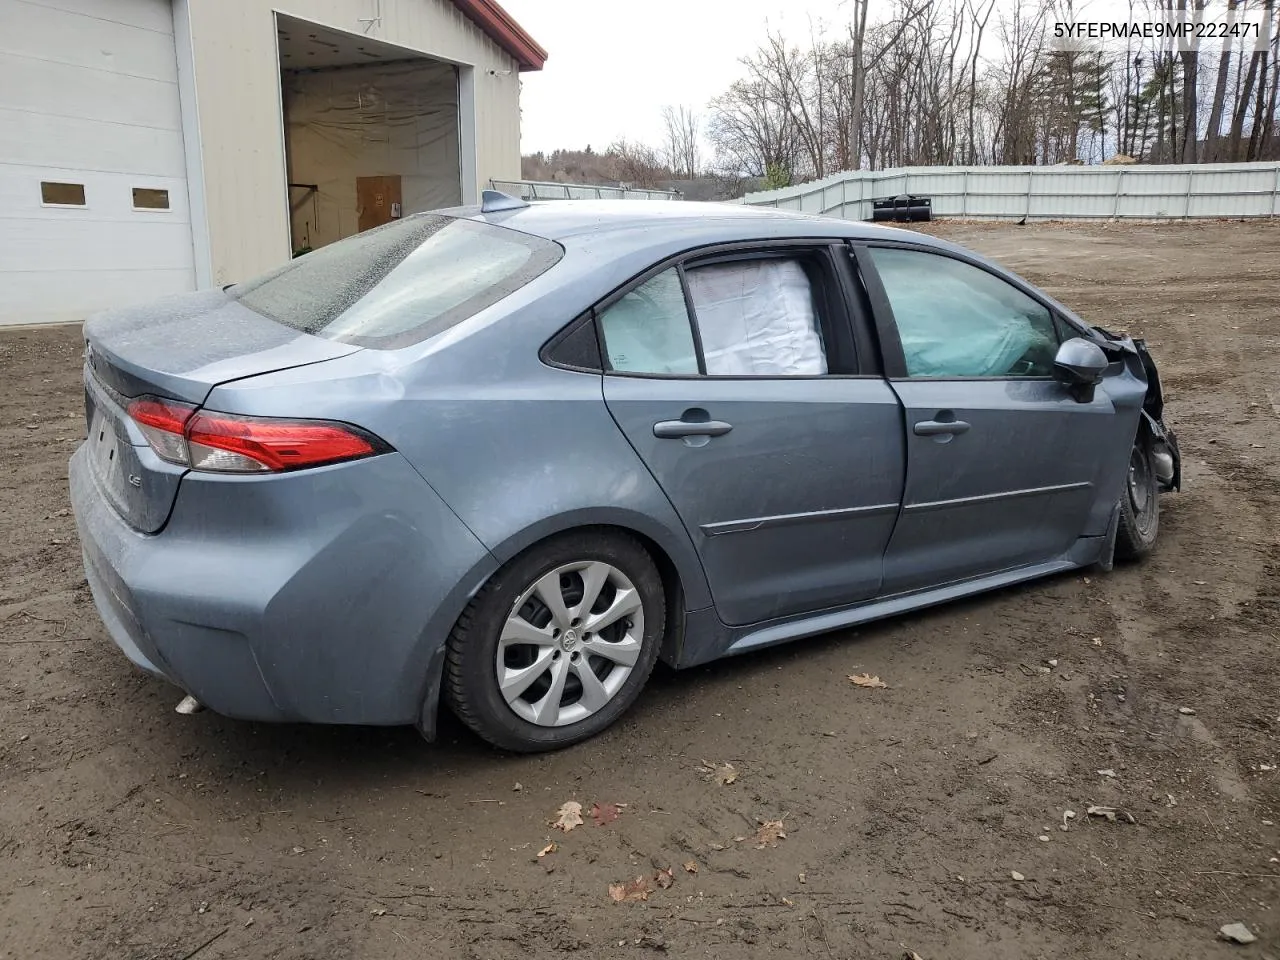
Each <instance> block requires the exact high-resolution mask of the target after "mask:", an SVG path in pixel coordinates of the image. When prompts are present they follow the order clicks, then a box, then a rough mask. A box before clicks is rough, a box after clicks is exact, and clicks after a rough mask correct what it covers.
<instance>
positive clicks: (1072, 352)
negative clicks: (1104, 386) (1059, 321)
mask: <svg viewBox="0 0 1280 960" xmlns="http://www.w3.org/2000/svg"><path fill="white" fill-rule="evenodd" d="M1107 366H1108V361H1107V355H1106V354H1105V353H1103V352H1102V348H1101V347H1100V346H1098V345H1097V344H1096V343H1090V342H1089V341H1088V340H1086V339H1084V338H1083V337H1072V338H1071V339H1070V340H1068V341H1066V342H1065V343H1064V344H1063V345H1062V346H1060V347H1059V348H1058V352H1057V354H1056V355H1055V356H1054V358H1053V376H1054V379H1055V380H1057V381H1058V382H1059V383H1061V384H1062V385H1063V386H1065V387H1066V388H1067V390H1068V391H1070V393H1071V396H1073V397H1074V398H1075V399H1076V400H1078V401H1079V402H1080V403H1089V402H1091V401H1092V400H1093V390H1094V387H1096V386H1097V385H1098V384H1099V383H1101V382H1102V376H1103V374H1105V373H1106V372H1107Z"/></svg>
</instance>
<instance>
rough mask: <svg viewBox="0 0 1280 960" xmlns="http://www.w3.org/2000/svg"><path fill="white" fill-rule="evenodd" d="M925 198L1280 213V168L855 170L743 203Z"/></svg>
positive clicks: (969, 211)
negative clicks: (913, 195)
mask: <svg viewBox="0 0 1280 960" xmlns="http://www.w3.org/2000/svg"><path fill="white" fill-rule="evenodd" d="M904 193H905V194H917V195H922V196H927V197H929V198H931V199H932V201H933V213H934V216H937V217H967V218H973V219H1020V218H1022V217H1027V218H1029V219H1032V220H1060V219H1062V220H1066V219H1073V218H1090V219H1093V218H1108V219H1110V218H1123V217H1131V218H1141V219H1159V218H1166V217H1172V218H1179V219H1180V218H1184V217H1232V218H1234V217H1274V216H1280V163H1220V164H1198V165H1168V166H1127V167H907V168H902V169H896V170H859V171H850V172H847V173H841V174H836V175H835V176H832V177H827V178H826V179H824V180H819V181H815V182H814V183H806V184H802V185H800V186H797V187H787V188H785V189H782V190H773V191H768V192H763V193H749V194H747V196H746V198H745V200H744V202H745V203H749V204H756V205H760V206H774V207H779V208H782V209H784V210H801V211H804V212H805V213H818V214H825V215H827V216H834V217H841V218H844V219H848V220H869V219H870V218H871V201H872V200H873V199H886V198H890V197H896V196H899V195H901V194H904Z"/></svg>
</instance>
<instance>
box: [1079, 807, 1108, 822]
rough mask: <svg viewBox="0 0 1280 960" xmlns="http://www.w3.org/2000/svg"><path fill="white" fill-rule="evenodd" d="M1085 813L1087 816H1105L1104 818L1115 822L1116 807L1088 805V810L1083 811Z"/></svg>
mask: <svg viewBox="0 0 1280 960" xmlns="http://www.w3.org/2000/svg"><path fill="white" fill-rule="evenodd" d="M1085 813H1086V814H1088V815H1089V816H1091V817H1106V818H1107V819H1108V820H1110V821H1111V822H1112V823H1115V822H1116V808H1115V807H1098V806H1093V807H1090V808H1089V809H1088V810H1086V811H1085Z"/></svg>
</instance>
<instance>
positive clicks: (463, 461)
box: [208, 317, 711, 610]
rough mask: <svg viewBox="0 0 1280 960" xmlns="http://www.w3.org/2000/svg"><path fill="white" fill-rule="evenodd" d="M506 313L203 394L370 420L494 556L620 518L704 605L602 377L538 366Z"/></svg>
mask: <svg viewBox="0 0 1280 960" xmlns="http://www.w3.org/2000/svg"><path fill="white" fill-rule="evenodd" d="M516 319H517V318H516V317H512V318H508V321H507V322H504V323H493V324H489V325H487V326H484V327H482V328H481V329H478V330H472V331H471V332H470V334H469V335H467V336H457V337H454V338H451V339H450V338H449V334H445V335H444V337H442V338H438V339H444V340H447V348H446V347H444V346H439V345H434V344H433V346H434V349H432V350H430V351H429V352H428V353H427V354H426V355H425V356H423V355H421V351H420V350H417V349H412V350H403V351H394V352H383V351H373V350H366V351H362V352H361V353H360V354H358V355H355V356H353V357H348V358H341V359H340V360H338V361H336V362H333V363H326V364H319V365H316V366H313V367H309V368H302V369H296V370H290V371H282V372H281V373H279V374H271V375H268V376H263V377H255V378H253V379H251V380H244V381H240V382H237V383H232V384H224V385H222V386H219V387H217V388H215V390H214V392H213V393H212V394H211V395H210V397H209V400H208V406H209V407H210V408H212V409H218V410H231V411H235V412H240V413H249V414H255V415H263V416H294V417H296V416H307V417H316V418H321V419H333V420H340V421H345V422H349V423H354V424H357V425H359V426H361V427H363V428H365V429H367V430H371V431H372V432H373V433H375V434H377V435H378V436H379V437H381V438H382V439H384V440H386V441H387V442H388V443H390V444H391V445H392V446H393V447H394V448H395V449H396V450H398V451H399V452H400V453H402V454H403V455H404V456H405V458H407V459H408V460H409V462H410V463H412V464H413V466H414V467H415V469H417V470H418V472H419V473H420V474H421V475H422V477H423V478H424V479H425V480H426V481H427V483H428V484H429V485H430V488H431V489H432V490H434V491H435V493H436V494H437V495H439V496H440V497H441V498H442V499H443V500H444V502H445V503H447V504H448V505H449V507H450V508H451V509H452V510H453V511H454V513H455V514H456V515H457V516H458V517H459V518H460V519H461V521H462V522H463V523H465V524H466V526H467V528H468V529H470V530H471V531H472V533H473V534H474V535H475V536H476V537H477V538H478V539H479V540H480V541H481V542H482V543H483V544H484V545H485V547H486V548H487V549H488V550H490V551H491V552H492V553H493V554H494V556H495V557H496V558H497V559H498V560H499V561H506V560H508V559H510V558H511V557H513V556H514V555H515V554H517V553H519V552H520V551H521V550H522V549H524V548H525V547H527V546H529V545H530V544H532V543H534V542H536V541H537V540H539V539H542V538H543V537H546V536H550V535H552V534H554V533H557V532H560V531H562V530H566V529H570V528H572V527H575V526H583V525H594V524H616V525H620V526H624V527H628V528H630V529H633V530H635V531H637V532H639V533H641V534H643V535H645V536H647V537H649V538H650V539H652V540H653V541H654V542H655V543H657V544H658V545H659V546H660V547H661V548H662V549H663V550H664V551H666V553H667V555H668V556H669V557H670V558H671V560H672V562H673V563H674V564H675V566H676V569H677V570H678V572H679V574H680V579H681V584H682V587H683V589H684V593H685V603H686V606H687V608H688V609H691V610H693V609H698V608H699V607H703V606H709V605H710V604H711V596H710V592H709V590H708V588H707V583H706V577H705V576H704V575H703V572H702V565H701V563H700V562H699V560H698V557H697V554H696V553H694V551H693V546H692V544H691V543H690V541H689V538H688V535H687V534H686V533H685V531H684V529H683V527H682V526H681V524H680V520H679V517H678V516H677V515H676V513H675V511H674V510H673V508H672V506H671V504H670V502H669V501H668V500H667V498H666V496H665V494H663V492H662V489H661V488H660V487H659V486H658V484H657V483H656V482H655V481H654V479H653V477H652V476H651V475H650V474H649V472H648V471H647V470H646V469H645V467H644V464H643V463H641V462H640V460H639V458H638V457H637V456H636V454H635V451H634V450H632V449H631V446H630V445H629V444H628V443H627V441H626V439H625V438H624V437H623V436H622V435H621V433H620V432H619V431H618V428H617V426H616V424H614V422H613V419H612V418H611V417H610V416H609V412H608V410H607V409H606V408H605V405H604V399H603V396H602V390H601V376H600V375H599V374H593V373H582V372H577V371H569V370H561V369H557V368H552V367H548V366H545V365H543V364H542V363H541V362H539V360H538V358H537V349H538V346H539V345H540V343H541V341H540V340H533V339H531V338H528V337H527V330H526V329H525V328H523V327H522V326H521V325H519V324H518V323H517V322H516ZM568 319H571V317H570V318H568ZM512 326H514V327H515V329H514V330H512V329H510V327H512ZM526 349H527V350H528V353H526V352H525V351H526Z"/></svg>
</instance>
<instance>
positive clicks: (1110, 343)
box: [1093, 327, 1182, 493]
mask: <svg viewBox="0 0 1280 960" xmlns="http://www.w3.org/2000/svg"><path fill="white" fill-rule="evenodd" d="M1093 329H1094V331H1095V332H1096V333H1098V334H1099V335H1100V336H1101V338H1102V342H1101V343H1099V346H1101V347H1102V348H1103V350H1104V351H1106V352H1107V355H1108V356H1109V357H1110V358H1112V359H1115V360H1119V359H1121V358H1122V357H1123V356H1124V355H1125V354H1129V355H1131V356H1134V357H1136V358H1137V360H1138V362H1139V363H1141V365H1142V370H1143V373H1144V374H1145V377H1146V381H1147V395H1146V397H1145V399H1144V400H1143V401H1142V423H1143V427H1142V428H1143V429H1145V430H1146V431H1147V432H1148V434H1149V436H1150V442H1151V451H1152V460H1153V463H1154V466H1155V474H1156V481H1157V484H1158V487H1159V489H1160V492H1161V493H1169V492H1170V491H1174V490H1181V489H1182V454H1181V452H1180V451H1179V450H1178V438H1177V436H1176V435H1175V434H1174V432H1173V430H1172V429H1170V427H1169V426H1168V425H1167V424H1165V422H1164V390H1163V388H1162V387H1161V385H1160V371H1159V370H1158V369H1157V368H1156V362H1155V360H1153V359H1152V357H1151V351H1150V350H1148V349H1147V342H1146V341H1145V340H1143V339H1141V338H1133V337H1127V336H1123V335H1121V334H1118V333H1113V332H1111V331H1110V330H1105V329H1103V328H1102V327H1094V328H1093Z"/></svg>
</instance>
